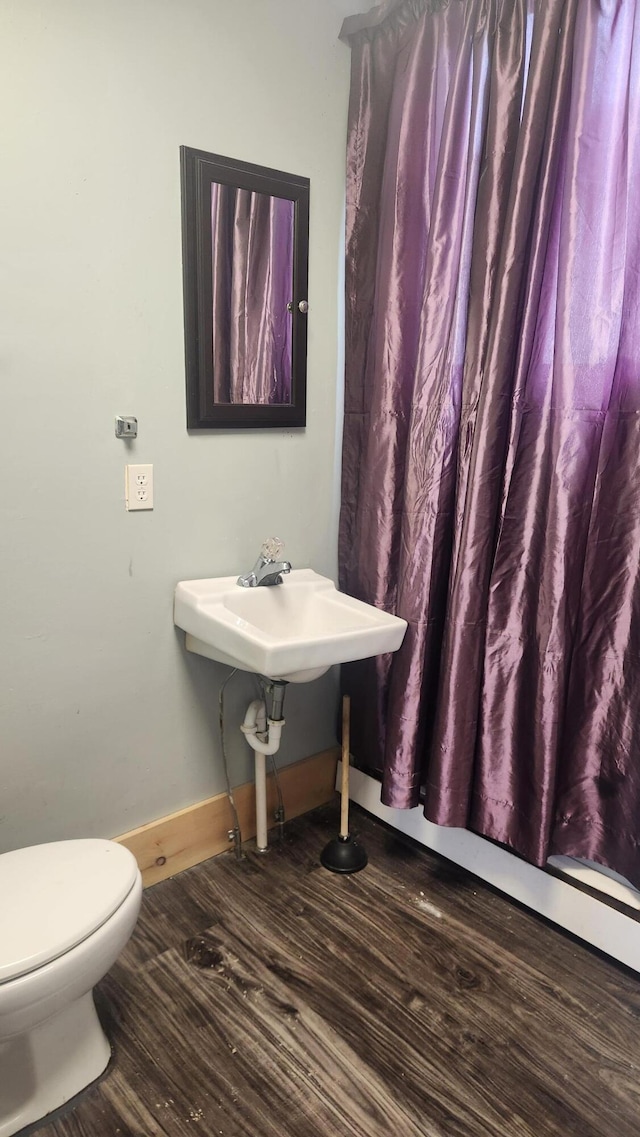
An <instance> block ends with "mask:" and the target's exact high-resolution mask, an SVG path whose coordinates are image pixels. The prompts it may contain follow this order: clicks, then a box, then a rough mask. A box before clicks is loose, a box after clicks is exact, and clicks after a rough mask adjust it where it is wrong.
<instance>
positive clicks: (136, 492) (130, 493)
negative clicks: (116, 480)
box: [124, 465, 153, 512]
mask: <svg viewBox="0 0 640 1137" xmlns="http://www.w3.org/2000/svg"><path fill="white" fill-rule="evenodd" d="M124 469H125V499H126V504H127V509H128V510H129V512H132V511H133V510H134V509H136V510H137V509H153V466H152V465H137V466H125V468H124Z"/></svg>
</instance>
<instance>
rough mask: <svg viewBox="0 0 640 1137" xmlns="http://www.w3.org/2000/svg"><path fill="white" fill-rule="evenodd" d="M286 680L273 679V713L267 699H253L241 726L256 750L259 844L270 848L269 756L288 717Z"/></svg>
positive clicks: (257, 841)
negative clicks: (268, 814) (268, 817)
mask: <svg viewBox="0 0 640 1137" xmlns="http://www.w3.org/2000/svg"><path fill="white" fill-rule="evenodd" d="M285 686H286V683H285V682H282V681H280V682H279V681H278V680H275V681H273V687H272V691H273V698H272V705H271V715H270V716H269V718H267V708H266V704H265V702H264V699H254V700H253V702H252V703H249V706H248V707H247V713H246V715H245V716H244V722H243V723H242V725H241V727H240V730H241V731H242V733H243V734H244V736H245V738H246V740H247V742H248V743H249V746H250V747H251V749H252V750H253V751H254V759H255V784H256V846H257V849H258V852H259V853H266V851H267V763H266V759H267V756H269V755H273V754H276V753H277V752H278V750H279V748H280V738H281V735H282V728H283V726H284V725H285V720H284V718H283V717H282V708H283V703H284V691H285Z"/></svg>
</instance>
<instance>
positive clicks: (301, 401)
mask: <svg viewBox="0 0 640 1137" xmlns="http://www.w3.org/2000/svg"><path fill="white" fill-rule="evenodd" d="M180 163H181V181H182V258H183V281H184V325H185V357H186V378H187V428H188V429H189V430H219V429H221V428H222V429H224V428H226V427H231V428H233V427H235V428H244V429H246V428H252V427H253V428H255V427H279V428H286V427H296V426H297V427H300V426H304V425H305V422H306V385H307V315H306V304H305V302H306V300H307V286H308V264H309V179H308V178H301V177H298V176H297V175H295V174H285V173H282V171H280V170H270V169H268V168H267V167H264V166H254V165H251V164H250V163H248V162H239V161H236V160H235V159H232V158H223V157H221V156H220V155H219V154H209V153H207V152H206V151H205V150H193V149H192V148H191V147H189V146H181V147H180ZM213 182H217V183H219V184H220V185H228V186H235V187H237V188H238V189H246V190H253V191H257V192H258V193H264V194H268V195H270V196H272V197H279V198H286V199H288V200H289V201H292V202H293V203H294V233H293V296H292V301H293V310H292V321H293V323H292V353H293V358H292V370H291V402H289V403H280V404H261V403H245V404H242V403H216V402H215V401H214V395H213V358H212V351H211V344H212V333H213V326H212V325H213V312H212V302H211V295H212V284H211V280H212V272H211V259H212V258H211V184H212V183H213ZM301 303H302V305H303V308H304V311H300V308H299V305H300V304H301Z"/></svg>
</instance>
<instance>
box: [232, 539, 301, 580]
mask: <svg viewBox="0 0 640 1137" xmlns="http://www.w3.org/2000/svg"><path fill="white" fill-rule="evenodd" d="M283 549H284V545H283V543H282V541H280V540H279V538H278V537H267V539H266V541H265V542H264V543H263V545H262V548H261V550H260V555H259V557H258V559H257V561H256V563H255V565H254V566H253V568H252V569H251V572H246V573H244V574H243V575H242V576H239V577H238V584H239V585H240V587H241V588H258V587H270V586H271V585H273V584H282V575H283V573H287V572H291V565H290V564H289V561H282V560H278V559H277V558H278V557H280V556H281V554H282V550H283Z"/></svg>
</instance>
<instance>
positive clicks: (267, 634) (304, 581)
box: [174, 569, 407, 683]
mask: <svg viewBox="0 0 640 1137" xmlns="http://www.w3.org/2000/svg"><path fill="white" fill-rule="evenodd" d="M174 622H175V623H176V624H177V626H178V627H179V628H183V629H184V631H185V632H186V633H187V638H186V646H187V648H188V650H189V651H194V652H197V653H198V654H199V655H206V656H207V657H208V658H209V659H215V660H217V661H218V663H226V664H228V665H229V666H230V667H238V668H240V669H241V670H242V671H255V672H257V673H258V674H259V675H265V676H266V677H267V678H269V679H287V680H289V681H290V682H292V683H306V682H308V681H309V680H311V679H317V678H318V676H320V675H323V674H324V672H325V671H328V670H329V668H330V667H331V666H332V665H333V664H334V663H348V662H350V661H351V660H354V659H366V658H367V657H368V656H371V655H381V654H383V653H384V652H390V651H397V649H398V648H399V647H400V644H401V643H402V640H403V638H404V633H405V631H406V628H407V624H406V621H405V620H401V619H400V618H399V617H398V616H390V615H389V614H388V613H387V612H382V611H380V609H378V608H374V607H372V606H371V605H370V604H363V603H362V601H360V600H355V599H354V598H353V597H352V596H346V595H345V593H344V592H338V590H337V588H336V586H335V584H334V583H333V581H332V580H329V579H328V577H325V576H320V575H319V574H318V573H316V572H314V571H313V570H312V569H293V570H292V571H291V572H290V573H288V574H287V575H286V576H285V577H284V578H283V581H282V584H276V585H273V586H271V587H267V588H263V587H258V588H241V587H240V586H239V585H238V584H237V578H236V577H235V576H223V577H213V578H212V579H210V580H183V581H181V582H180V584H178V586H177V588H176V594H175V603H174Z"/></svg>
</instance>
